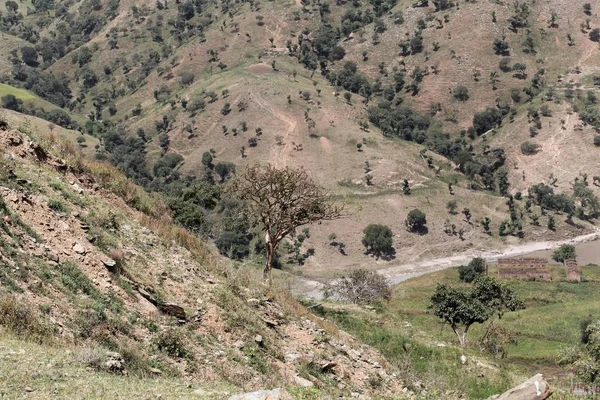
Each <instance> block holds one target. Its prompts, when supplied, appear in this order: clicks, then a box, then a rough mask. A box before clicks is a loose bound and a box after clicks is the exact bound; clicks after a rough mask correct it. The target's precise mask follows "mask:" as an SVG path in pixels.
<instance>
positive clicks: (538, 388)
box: [488, 374, 552, 400]
mask: <svg viewBox="0 0 600 400" xmlns="http://www.w3.org/2000/svg"><path fill="white" fill-rule="evenodd" d="M551 395H552V390H551V389H550V385H548V382H546V380H545V379H544V377H543V376H542V374H537V375H535V376H534V377H532V378H530V379H528V380H526V381H525V382H523V383H522V384H520V385H519V386H515V387H514V388H512V389H510V390H508V391H506V392H504V393H502V394H497V395H495V396H492V397H490V398H488V400H544V399H547V398H548V397H550V396H551Z"/></svg>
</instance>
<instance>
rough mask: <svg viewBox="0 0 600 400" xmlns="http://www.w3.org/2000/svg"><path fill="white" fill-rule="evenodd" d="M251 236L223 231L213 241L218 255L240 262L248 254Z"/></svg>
mask: <svg viewBox="0 0 600 400" xmlns="http://www.w3.org/2000/svg"><path fill="white" fill-rule="evenodd" d="M251 238H252V236H251V235H248V234H244V233H241V232H232V231H224V232H223V233H221V234H220V235H219V236H218V237H217V239H216V240H215V246H217V249H218V250H219V253H221V254H223V255H224V256H227V257H229V258H231V259H233V260H241V259H243V258H246V257H247V256H248V254H250V239H251Z"/></svg>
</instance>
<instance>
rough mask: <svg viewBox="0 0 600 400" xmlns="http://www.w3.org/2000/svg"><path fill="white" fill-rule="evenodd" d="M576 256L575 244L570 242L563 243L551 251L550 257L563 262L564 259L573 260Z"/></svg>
mask: <svg viewBox="0 0 600 400" xmlns="http://www.w3.org/2000/svg"><path fill="white" fill-rule="evenodd" d="M576 258H577V251H576V250H575V246H573V245H570V244H563V245H561V246H560V247H559V248H558V249H556V250H555V251H554V253H552V259H553V260H554V261H558V262H563V261H565V260H574V259H576Z"/></svg>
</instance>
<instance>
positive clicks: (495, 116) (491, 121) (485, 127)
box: [473, 107, 502, 135]
mask: <svg viewBox="0 0 600 400" xmlns="http://www.w3.org/2000/svg"><path fill="white" fill-rule="evenodd" d="M501 123H502V113H501V112H500V110H498V109H497V108H493V107H488V108H487V109H486V110H485V111H482V112H478V113H475V115H474V116H473V128H475V132H477V134H478V135H482V134H484V133H485V132H487V131H489V130H490V129H492V128H494V127H496V126H498V125H500V124H501Z"/></svg>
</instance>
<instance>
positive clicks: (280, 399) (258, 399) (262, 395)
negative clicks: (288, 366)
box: [229, 388, 292, 400]
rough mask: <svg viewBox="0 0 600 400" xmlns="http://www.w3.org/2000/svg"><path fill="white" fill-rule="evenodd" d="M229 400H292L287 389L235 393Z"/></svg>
mask: <svg viewBox="0 0 600 400" xmlns="http://www.w3.org/2000/svg"><path fill="white" fill-rule="evenodd" d="M229 400H292V396H291V395H290V394H289V393H288V391H287V390H285V389H281V388H280V389H273V390H258V391H256V392H248V393H240V394H234V395H233V396H231V397H230V398H229Z"/></svg>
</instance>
